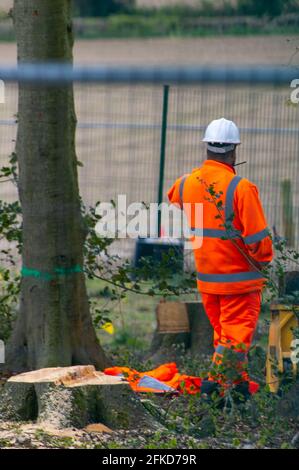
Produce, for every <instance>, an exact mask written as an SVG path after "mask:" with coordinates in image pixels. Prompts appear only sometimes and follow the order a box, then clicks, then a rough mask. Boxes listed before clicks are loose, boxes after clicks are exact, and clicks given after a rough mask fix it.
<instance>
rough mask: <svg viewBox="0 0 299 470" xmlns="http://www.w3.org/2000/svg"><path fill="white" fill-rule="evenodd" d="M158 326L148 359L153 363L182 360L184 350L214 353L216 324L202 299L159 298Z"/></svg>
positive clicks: (198, 354)
mask: <svg viewBox="0 0 299 470" xmlns="http://www.w3.org/2000/svg"><path fill="white" fill-rule="evenodd" d="M156 318H157V329H156V331H155V333H154V336H153V340H152V344H151V348H150V352H149V354H148V355H147V357H146V359H148V360H151V361H152V362H153V363H154V364H161V363H163V362H171V361H176V362H177V363H178V364H179V363H180V359H181V355H182V353H183V352H184V351H189V352H190V353H191V354H192V355H193V356H209V355H211V354H212V353H213V328H212V326H211V324H210V322H209V320H208V318H207V316H206V313H205V311H204V308H203V305H202V303H201V302H197V301H196V302H160V303H159V304H158V306H157V309H156Z"/></svg>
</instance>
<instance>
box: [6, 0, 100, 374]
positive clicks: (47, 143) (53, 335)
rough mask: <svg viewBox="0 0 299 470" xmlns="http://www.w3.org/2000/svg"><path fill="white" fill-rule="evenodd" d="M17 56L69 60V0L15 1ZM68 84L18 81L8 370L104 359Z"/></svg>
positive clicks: (26, 59)
mask: <svg viewBox="0 0 299 470" xmlns="http://www.w3.org/2000/svg"><path fill="white" fill-rule="evenodd" d="M13 18H14V24H15V30H16V37H17V43H18V61H19V63H21V62H37V61H38V62H46V61H56V62H57V61H62V62H71V61H72V46H73V32H72V20H71V1H70V0H42V1H41V0H15V2H14V9H13ZM75 128H76V116H75V111H74V98H73V87H72V85H63V86H55V87H54V86H38V85H36V84H23V83H21V84H20V86H19V112H18V135H17V144H16V153H17V159H18V164H19V197H20V201H21V205H22V211H23V252H22V262H23V270H22V274H23V275H22V282H21V297H20V311H19V316H18V319H17V321H16V325H15V329H14V332H13V335H12V340H11V343H10V346H9V348H8V357H7V359H8V365H9V367H12V368H13V369H14V370H23V369H38V368H42V367H52V366H58V365H59V366H68V365H72V364H94V365H95V366H96V367H97V368H99V369H102V368H103V367H104V366H105V365H106V364H107V362H108V361H107V360H106V357H105V355H104V352H103V350H102V349H101V347H100V346H99V344H98V341H97V338H96V335H95V331H94V329H93V326H92V321H91V316H90V312H89V304H88V299H87V293H86V287H85V280H84V274H83V272H82V266H83V255H82V251H83V243H84V237H85V230H84V226H83V221H82V217H81V213H80V199H79V188H78V176H77V158H76V153H75Z"/></svg>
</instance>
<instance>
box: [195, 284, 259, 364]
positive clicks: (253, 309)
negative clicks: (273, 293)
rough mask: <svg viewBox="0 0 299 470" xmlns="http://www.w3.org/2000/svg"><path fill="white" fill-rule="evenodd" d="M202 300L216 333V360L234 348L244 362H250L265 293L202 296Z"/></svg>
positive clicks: (205, 294)
mask: <svg viewBox="0 0 299 470" xmlns="http://www.w3.org/2000/svg"><path fill="white" fill-rule="evenodd" d="M201 297H202V302H203V305H204V309H205V311H206V314H207V316H208V318H209V320H210V322H211V324H212V326H213V329H214V348H215V354H214V360H215V358H216V357H217V356H219V355H220V356H221V355H222V354H223V351H224V348H231V347H232V346H233V349H234V351H235V352H239V353H240V361H242V360H246V353H247V351H248V349H249V347H250V345H251V341H252V338H253V335H254V331H255V328H256V325H257V321H258V317H259V313H260V307H261V292H260V291H253V292H248V293H245V294H233V295H217V294H207V293H204V292H202V293H201ZM241 356H243V359H242V357H241Z"/></svg>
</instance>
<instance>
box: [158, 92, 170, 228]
mask: <svg viewBox="0 0 299 470" xmlns="http://www.w3.org/2000/svg"><path fill="white" fill-rule="evenodd" d="M168 96H169V85H164V86H163V110H162V127H161V146H160V169H159V185H158V204H159V205H160V204H161V203H162V201H163V186H164V169H165V154H166V136H167V118H168ZM160 236H161V211H160V210H159V211H158V237H160Z"/></svg>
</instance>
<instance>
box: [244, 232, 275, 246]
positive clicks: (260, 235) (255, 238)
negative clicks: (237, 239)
mask: <svg viewBox="0 0 299 470" xmlns="http://www.w3.org/2000/svg"><path fill="white" fill-rule="evenodd" d="M268 235H269V229H268V228H265V229H264V230H260V231H259V232H256V233H254V234H253V235H248V236H247V237H244V239H243V240H244V243H246V245H250V243H256V242H260V241H261V240H263V239H264V238H266V237H268Z"/></svg>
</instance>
